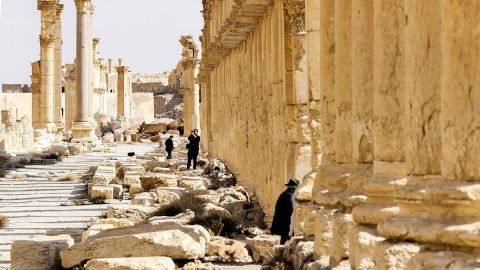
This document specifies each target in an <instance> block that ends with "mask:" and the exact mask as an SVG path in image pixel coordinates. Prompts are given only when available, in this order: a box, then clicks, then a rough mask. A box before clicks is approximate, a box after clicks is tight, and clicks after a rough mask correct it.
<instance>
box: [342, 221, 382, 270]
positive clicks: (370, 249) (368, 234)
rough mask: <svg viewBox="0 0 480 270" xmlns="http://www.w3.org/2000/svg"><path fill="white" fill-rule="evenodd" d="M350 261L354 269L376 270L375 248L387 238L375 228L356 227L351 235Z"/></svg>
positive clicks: (353, 227)
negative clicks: (380, 234) (379, 234)
mask: <svg viewBox="0 0 480 270" xmlns="http://www.w3.org/2000/svg"><path fill="white" fill-rule="evenodd" d="M348 237H349V242H350V243H349V248H350V250H349V254H350V257H349V260H350V263H351V264H352V266H353V267H354V269H358V270H375V269H377V268H375V257H374V255H375V247H376V246H377V245H378V244H379V243H380V242H382V241H384V240H385V238H383V237H380V236H378V234H377V231H376V230H375V228H371V227H367V226H362V225H354V226H352V230H351V231H350V234H349V236H348Z"/></svg>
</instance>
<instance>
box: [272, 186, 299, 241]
mask: <svg viewBox="0 0 480 270" xmlns="http://www.w3.org/2000/svg"><path fill="white" fill-rule="evenodd" d="M299 184H300V181H298V180H297V179H290V180H289V181H288V183H287V184H286V186H287V189H286V190H285V191H284V192H282V194H280V196H279V197H278V199H277V203H276V204H275V213H274V215H273V221H272V228H271V229H270V232H271V233H272V234H275V235H280V237H281V238H280V243H281V244H282V245H283V244H285V242H287V241H288V240H289V239H290V225H291V223H292V215H293V205H294V202H295V197H294V193H295V190H296V189H297V187H298V185H299Z"/></svg>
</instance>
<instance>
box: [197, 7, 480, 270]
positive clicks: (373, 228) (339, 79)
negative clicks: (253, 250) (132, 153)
mask: <svg viewBox="0 0 480 270" xmlns="http://www.w3.org/2000/svg"><path fill="white" fill-rule="evenodd" d="M479 10H480V2H476V1H440V0H434V1H417V0H401V1H390V0H375V1H368V0H322V1H320V0H287V1H261V0H258V1H249V2H240V1H233V0H219V1H205V3H204V17H205V29H204V35H203V37H202V46H203V52H204V54H203V59H202V67H201V76H200V79H201V84H202V105H201V113H202V130H203V134H202V137H203V138H204V144H206V145H205V147H204V149H205V150H207V151H208V153H209V155H212V156H214V157H218V158H221V159H225V160H227V161H228V162H229V165H230V166H231V167H232V168H233V169H234V171H236V172H237V173H238V175H239V177H240V180H241V181H240V183H241V184H244V185H247V186H248V187H249V188H250V189H251V190H253V191H254V192H255V194H256V196H257V197H258V198H259V200H260V202H261V203H262V204H263V205H264V206H265V209H266V211H267V212H268V214H271V213H272V206H273V204H274V202H275V199H276V197H277V196H278V194H279V193H280V192H281V190H282V189H283V187H282V183H283V182H284V181H285V180H286V179H287V176H288V177H290V176H292V175H293V176H297V177H299V176H298V173H299V172H301V174H304V173H305V172H307V171H308V167H309V166H308V164H307V163H306V162H305V156H310V161H311V164H310V167H311V168H314V169H313V170H312V171H310V172H309V173H308V174H307V175H306V177H303V179H301V180H303V183H302V185H301V187H300V188H299V189H298V190H297V193H296V198H297V203H296V206H295V208H296V209H295V217H294V218H295V219H294V227H295V233H296V235H297V236H299V237H302V236H303V240H304V241H314V259H319V261H318V262H317V264H316V265H317V266H319V265H323V266H325V263H324V262H327V265H328V264H329V266H330V267H334V266H337V265H339V264H344V263H349V264H350V265H351V268H352V269H392V270H393V269H405V270H407V269H409V270H410V269H475V267H478V261H477V259H478V258H479V256H480V253H479V251H478V247H479V246H480V244H479V240H478V230H479V227H478V224H479V221H480V215H479V214H478V204H479V200H480V198H479V197H478V196H477V193H478V185H477V182H479V181H480V170H479V168H480V158H479V155H478V148H479V146H480V145H479V144H480V143H479V142H480V133H479V132H478V130H480V111H479V110H478V108H480V107H479V105H480V95H478V93H480V90H479V89H477V88H480V82H479V80H478V74H477V73H478V72H477V66H478V61H479V59H480V58H479V57H478V54H479V46H480V45H479V44H480V43H479V40H478V39H479V36H478V34H477V22H478V20H479V19H480V12H479ZM247 11H248V12H247ZM247 13H248V14H249V15H250V16H253V15H252V14H255V16H254V17H256V18H255V19H252V17H250V19H251V20H248V19H247V18H244V17H242V16H243V15H244V14H247ZM259 17H260V18H259ZM226 21H228V23H224V22H226ZM239 21H242V22H243V23H242V24H237V23H236V22H239ZM257 22H259V23H258V24H257ZM236 27H237V28H236ZM238 27H244V28H242V29H238ZM305 88H306V89H308V90H307V91H305V90H304V89H305ZM301 149H306V151H305V152H303V151H302V150H301ZM307 149H310V150H309V151H308V150H307ZM295 164H296V165H295ZM299 165H300V166H299ZM320 259H321V260H320ZM314 265H315V264H314ZM312 267H313V266H312ZM311 269H316V268H311Z"/></svg>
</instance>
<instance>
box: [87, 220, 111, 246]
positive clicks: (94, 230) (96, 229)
mask: <svg viewBox="0 0 480 270" xmlns="http://www.w3.org/2000/svg"><path fill="white" fill-rule="evenodd" d="M114 228H115V226H114V225H112V224H95V225H92V226H91V227H90V228H88V230H86V231H84V232H83V233H82V242H85V241H86V240H87V239H88V238H90V237H92V236H94V235H97V234H99V233H100V232H101V231H105V230H110V229H114Z"/></svg>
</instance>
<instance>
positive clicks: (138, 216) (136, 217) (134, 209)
mask: <svg viewBox="0 0 480 270" xmlns="http://www.w3.org/2000/svg"><path fill="white" fill-rule="evenodd" d="M156 210H157V208H156V207H150V206H142V205H111V206H108V207H107V218H125V219H128V220H130V221H132V222H133V223H135V224H138V223H142V222H145V221H146V220H147V219H148V218H149V217H150V216H151V214H153V213H154V212H155V211H156Z"/></svg>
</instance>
